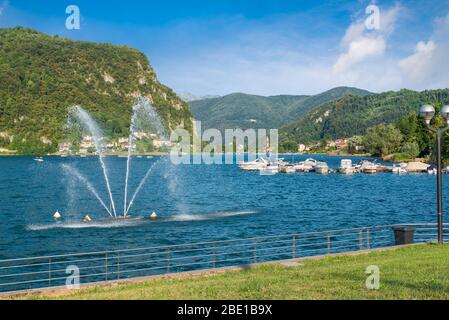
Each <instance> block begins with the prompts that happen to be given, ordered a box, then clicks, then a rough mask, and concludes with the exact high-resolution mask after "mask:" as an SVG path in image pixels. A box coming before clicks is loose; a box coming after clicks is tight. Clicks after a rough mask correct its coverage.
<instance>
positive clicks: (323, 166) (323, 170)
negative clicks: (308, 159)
mask: <svg viewBox="0 0 449 320" xmlns="http://www.w3.org/2000/svg"><path fill="white" fill-rule="evenodd" d="M315 172H316V173H318V174H328V173H329V166H328V165H327V163H326V162H318V163H317V164H316V166H315Z"/></svg>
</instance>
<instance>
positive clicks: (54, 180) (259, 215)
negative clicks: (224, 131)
mask: <svg viewBox="0 0 449 320" xmlns="http://www.w3.org/2000/svg"><path fill="white" fill-rule="evenodd" d="M306 157H307V156H298V155H295V156H285V158H286V160H287V161H299V160H301V159H305V158H306ZM314 158H316V159H318V160H322V161H326V162H328V164H329V165H330V167H333V168H337V167H338V165H339V163H340V159H341V158H339V157H330V156H314ZM353 159H354V161H359V160H360V158H353ZM105 161H106V164H107V166H108V168H109V174H110V176H111V189H112V192H113V194H114V198H115V203H116V207H117V211H118V212H119V213H122V212H123V190H124V180H125V166H126V159H125V158H118V157H107V158H105ZM155 162H157V163H156V164H155V166H154V168H153V171H152V172H151V174H150V176H149V178H148V181H147V183H146V184H145V185H144V187H143V188H142V192H141V193H140V195H139V196H137V197H136V201H135V203H134V206H133V207H132V208H131V210H130V213H129V214H130V215H131V216H132V217H142V219H131V220H129V221H123V220H122V221H117V222H116V223H103V222H102V221H104V220H105V219H107V218H108V216H109V215H108V213H107V212H106V210H104V209H103V208H102V207H101V205H100V203H99V202H98V200H97V199H96V198H95V197H94V196H93V195H92V193H91V192H90V191H89V190H88V188H86V186H85V185H84V184H83V183H82V182H81V181H80V180H79V179H76V178H75V177H73V176H72V175H70V174H67V172H65V171H64V170H63V169H62V165H63V164H67V165H70V166H72V167H74V168H77V170H78V171H79V172H80V173H82V174H83V175H84V176H85V177H86V178H87V179H88V180H89V181H90V182H91V183H92V186H93V187H94V188H95V189H96V190H97V191H98V193H99V195H100V196H101V198H102V199H103V200H104V201H105V203H109V201H108V199H109V198H108V195H107V190H106V188H105V184H104V179H103V175H102V172H101V169H100V166H99V163H98V159H97V158H95V157H90V158H79V157H68V158H60V157H46V158H45V161H44V162H42V163H39V162H36V161H34V160H33V158H32V157H0V204H1V209H0V219H1V224H0V234H1V240H0V259H9V258H20V257H28V256H40V255H49V254H65V253H72V252H86V251H101V250H112V249H125V248H135V247H144V246H153V245H168V244H178V243H190V242H199V241H211V240H225V239H234V238H245V237H255V236H266V235H276V234H288V233H298V232H306V231H321V230H329V229H340V228H349V227H358V226H367V225H384V224H393V223H418V222H436V212H435V210H436V209H435V190H436V188H435V184H436V182H435V179H436V177H435V176H429V175H427V174H409V175H401V176H398V175H393V174H391V173H380V174H376V175H364V174H357V175H353V176H344V175H340V174H330V175H327V176H322V175H317V174H314V173H308V174H291V175H286V174H277V175H273V176H263V175H259V173H257V172H243V171H240V170H239V168H238V166H237V165H179V166H175V165H172V164H171V163H170V162H169V161H168V159H167V158H158V157H154V158H152V159H147V158H137V157H134V158H133V160H132V163H131V169H132V170H131V175H130V195H131V194H132V193H133V192H134V190H135V189H136V187H137V186H138V184H139V182H140V180H141V178H142V176H143V175H144V174H145V172H146V171H147V169H148V168H149V167H150V166H151V165H152V164H153V163H155ZM444 179H445V180H444V182H445V184H444V192H445V193H446V194H447V193H448V192H449V190H448V188H449V187H448V184H447V177H445V178H444ZM56 210H59V211H60V212H61V214H62V216H63V219H62V221H61V222H60V223H56V222H55V220H54V219H53V217H52V216H53V214H54V212H55V211H56ZM153 211H155V212H157V213H158V215H159V219H158V220H157V221H151V220H150V219H149V216H150V214H151V213H152V212H153ZM87 214H88V215H89V216H91V217H92V218H93V220H94V221H93V223H91V224H86V223H83V222H82V220H83V217H84V216H85V215H87ZM445 221H447V219H446V220H445Z"/></svg>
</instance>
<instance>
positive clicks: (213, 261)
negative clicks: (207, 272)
mask: <svg viewBox="0 0 449 320" xmlns="http://www.w3.org/2000/svg"><path fill="white" fill-rule="evenodd" d="M216 264H217V248H216V243H215V242H214V243H213V247H212V265H213V267H214V268H216Z"/></svg>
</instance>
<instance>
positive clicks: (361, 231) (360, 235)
mask: <svg viewBox="0 0 449 320" xmlns="http://www.w3.org/2000/svg"><path fill="white" fill-rule="evenodd" d="M359 247H360V251H362V250H363V227H362V228H360V232H359Z"/></svg>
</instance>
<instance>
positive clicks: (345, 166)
mask: <svg viewBox="0 0 449 320" xmlns="http://www.w3.org/2000/svg"><path fill="white" fill-rule="evenodd" d="M338 171H339V172H340V173H342V174H348V175H349V174H353V173H354V167H353V166H352V160H350V159H343V160H341V162H340V167H339V168H338Z"/></svg>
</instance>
